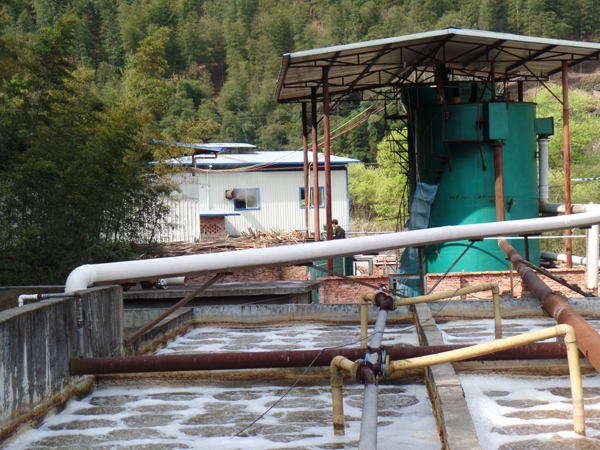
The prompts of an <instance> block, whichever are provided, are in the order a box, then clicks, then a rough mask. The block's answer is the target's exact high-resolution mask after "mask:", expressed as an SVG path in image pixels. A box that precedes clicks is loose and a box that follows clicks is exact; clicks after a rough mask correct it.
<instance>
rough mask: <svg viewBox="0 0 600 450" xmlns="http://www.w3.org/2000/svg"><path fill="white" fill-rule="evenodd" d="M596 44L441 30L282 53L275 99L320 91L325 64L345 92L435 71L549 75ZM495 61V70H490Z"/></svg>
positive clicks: (421, 78)
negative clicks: (314, 89)
mask: <svg viewBox="0 0 600 450" xmlns="http://www.w3.org/2000/svg"><path fill="white" fill-rule="evenodd" d="M599 55H600V44H598V43H591V42H577V41H566V40H559V39H546V38H538V37H530V36H519V35H516V34H508V33H495V32H489V31H478V30H466V29H460V28H447V29H444V30H437V31H431V32H426V33H417V34H411V35H407V36H398V37H392V38H387V39H377V40H372V41H366V42H358V43H353V44H348V45H338V46H334V47H326V48H320V49H314V50H307V51H302V52H296V53H286V54H285V55H283V61H282V64H281V70H280V73H279V77H278V80H277V88H276V92H275V99H276V100H277V101H278V102H292V101H301V100H306V99H309V98H311V95H312V88H316V95H317V96H321V95H322V87H323V68H324V67H328V68H329V73H328V81H329V92H330V93H331V94H336V93H338V94H342V93H349V92H352V91H359V90H364V89H375V88H379V87H384V86H390V85H395V84H403V83H415V82H417V83H419V82H432V81H433V78H434V75H435V72H436V70H440V69H441V65H443V66H444V67H443V70H446V71H450V72H451V73H452V74H453V75H455V76H460V77H461V79H468V80H482V79H487V78H488V77H489V76H490V74H491V72H492V70H493V72H494V74H495V76H494V77H495V79H496V80H511V79H523V80H531V79H536V80H537V79H547V77H548V76H550V75H552V74H554V73H557V72H560V71H561V69H562V62H563V61H568V63H569V65H570V66H572V65H575V64H578V63H580V62H582V61H585V60H589V59H598V56H599ZM492 66H493V69H492Z"/></svg>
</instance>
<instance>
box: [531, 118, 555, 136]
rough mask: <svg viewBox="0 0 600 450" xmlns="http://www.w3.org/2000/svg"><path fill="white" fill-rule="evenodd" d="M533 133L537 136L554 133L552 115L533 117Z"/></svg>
mask: <svg viewBox="0 0 600 450" xmlns="http://www.w3.org/2000/svg"><path fill="white" fill-rule="evenodd" d="M534 127H535V134H537V135H538V136H552V135H553V134H554V117H544V118H540V119H535V125H534Z"/></svg>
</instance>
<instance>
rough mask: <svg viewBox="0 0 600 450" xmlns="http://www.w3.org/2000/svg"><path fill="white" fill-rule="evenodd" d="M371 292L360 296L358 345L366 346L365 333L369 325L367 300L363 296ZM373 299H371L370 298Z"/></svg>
mask: <svg viewBox="0 0 600 450" xmlns="http://www.w3.org/2000/svg"><path fill="white" fill-rule="evenodd" d="M367 295H371V294H363V295H362V297H361V298H360V346H361V347H363V348H367V345H368V344H367V333H368V326H369V300H367V299H365V296H367ZM371 301H373V300H371Z"/></svg>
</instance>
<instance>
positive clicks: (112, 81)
mask: <svg viewBox="0 0 600 450" xmlns="http://www.w3.org/2000/svg"><path fill="white" fill-rule="evenodd" d="M5 5H6V6H5V7H4V9H3V17H2V20H1V24H2V32H3V34H4V35H5V36H7V37H8V36H10V39H11V40H12V45H14V46H16V48H17V49H18V48H19V47H22V46H23V45H24V44H25V43H27V42H29V41H30V40H31V39H34V38H35V34H36V32H37V31H38V30H40V29H42V28H43V27H47V26H51V25H53V24H54V23H55V22H56V21H57V20H58V19H59V18H60V17H62V16H64V15H66V14H72V15H73V16H74V17H75V18H76V24H75V25H74V27H75V28H74V33H75V35H76V48H75V53H74V55H73V58H74V59H73V63H74V64H75V65H77V66H79V67H85V68H88V69H90V70H91V71H92V77H93V79H92V80H90V82H92V83H93V84H94V86H95V88H96V89H97V91H98V94H99V95H100V96H101V98H103V99H104V100H105V101H115V99H116V98H118V97H119V96H121V95H123V94H124V92H125V86H124V83H125V81H126V80H125V75H126V71H127V69H128V68H130V67H131V65H132V63H133V62H132V60H133V59H134V57H135V55H136V52H137V51H138V50H139V49H140V45H141V44H142V42H148V45H151V46H153V47H154V49H155V51H157V52H162V51H163V49H164V51H165V54H166V60H167V66H166V67H164V68H161V70H162V69H164V70H162V71H161V73H160V75H161V79H162V83H161V85H160V89H158V86H157V90H155V92H153V93H152V96H153V97H154V98H153V107H152V113H153V115H154V119H155V121H156V131H157V132H160V133H163V134H165V135H167V136H170V137H172V138H177V139H185V138H192V139H194V140H199V139H212V140H221V141H242V142H252V143H255V144H257V145H258V146H260V147H261V148H264V149H281V148H285V149H289V148H298V147H299V145H300V130H299V127H298V122H299V121H298V114H299V111H298V108H294V107H293V106H291V107H290V106H277V105H276V104H275V102H274V101H273V92H274V88H275V80H276V78H277V74H278V70H279V66H280V62H281V56H282V54H283V53H285V52H292V51H298V50H305V49H310V48H315V47H322V46H328V45H333V44H344V43H349V42H355V41H362V40H368V39H375V38H381V37H388V36H397V35H403V34H409V33H415V32H420V31H427V30H432V29H439V28H444V27H449V26H455V27H463V28H474V29H484V30H495V31H506V32H513V33H518V34H526V35H534V36H542V37H555V38H563V39H576V40H594V39H596V38H597V37H598V33H600V27H599V25H600V6H599V2H598V1H597V0H561V1H558V0H452V1H449V0H404V1H402V0H381V1H373V0H312V1H309V0H127V1H125V0H5ZM356 107H357V105H348V106H346V110H344V109H343V108H342V109H341V110H339V111H336V113H337V114H338V115H340V116H344V115H346V114H348V113H350V112H351V111H353V110H355V109H356ZM373 122H376V120H370V121H368V122H367V123H364V124H363V125H361V126H360V127H358V129H357V130H353V132H352V133H350V135H349V136H345V137H342V138H340V139H339V140H338V142H337V144H335V145H334V147H335V148H334V151H338V152H340V153H342V152H343V153H345V154H347V155H349V156H358V157H360V158H361V159H363V160H366V161H375V159H376V157H375V153H376V143H377V140H378V138H381V133H382V130H381V126H378V125H377V123H373ZM190 129H191V130H192V131H190V132H189V133H188V134H189V135H190V136H186V135H185V134H186V132H185V131H184V130H190ZM365 148H367V149H368V151H366V150H365Z"/></svg>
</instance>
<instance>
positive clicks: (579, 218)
mask: <svg viewBox="0 0 600 450" xmlns="http://www.w3.org/2000/svg"><path fill="white" fill-rule="evenodd" d="M598 223H600V212H589V213H583V214H573V215H567V216H557V217H544V218H536V219H524V220H513V221H506V222H492V223H480V224H471V225H459V226H445V227H439V228H428V229H424V230H412V231H404V232H400V233H390V234H383V235H378V236H366V237H359V238H352V239H340V240H333V241H322V242H315V243H308V244H296V245H288V246H285V247H269V248H259V249H251V250H242V251H239V252H224V253H210V254H201V255H186V256H173V257H170V258H158V259H146V260H141V261H122V262H115V263H106V264H94V265H84V266H80V267H77V268H76V269H75V270H73V271H72V272H71V274H70V275H69V277H68V278H67V282H66V285H65V292H67V293H68V292H74V291H78V290H82V289H86V288H88V287H91V286H93V285H94V284H95V283H102V284H108V283H119V282H134V281H139V280H148V279H155V278H169V277H176V276H187V275H200V274H207V273H217V272H229V271H234V270H244V269H254V268H258V267H264V266H276V265H290V264H301V263H308V262H312V261H316V260H319V259H330V258H336V257H340V256H348V255H357V254H361V253H367V252H375V251H382V250H388V249H395V248H405V247H419V246H422V245H430V244H437V243H442V242H448V241H458V240H464V239H466V240H473V239H482V238H484V237H492V236H509V235H518V234H532V233H541V232H543V231H553V230H562V229H566V228H578V227H588V226H591V225H594V224H598Z"/></svg>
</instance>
